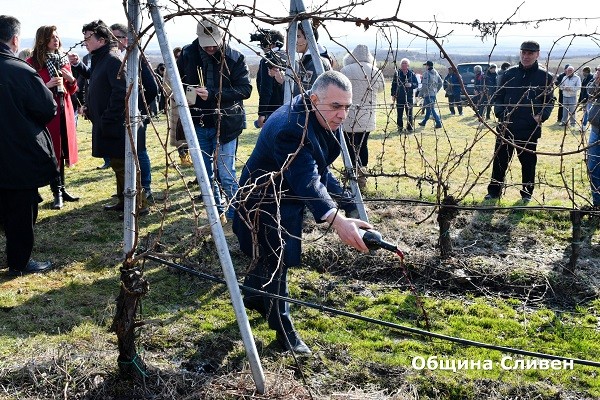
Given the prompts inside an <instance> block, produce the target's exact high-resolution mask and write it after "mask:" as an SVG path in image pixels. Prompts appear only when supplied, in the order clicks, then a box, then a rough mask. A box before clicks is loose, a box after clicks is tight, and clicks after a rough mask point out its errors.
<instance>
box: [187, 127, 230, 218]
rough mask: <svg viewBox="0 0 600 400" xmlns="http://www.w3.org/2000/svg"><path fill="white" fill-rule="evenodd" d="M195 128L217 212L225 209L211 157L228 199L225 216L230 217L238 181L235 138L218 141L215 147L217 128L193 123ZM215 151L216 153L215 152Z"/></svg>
mask: <svg viewBox="0 0 600 400" xmlns="http://www.w3.org/2000/svg"><path fill="white" fill-rule="evenodd" d="M194 127H195V128H196V136H197V137H198V144H199V145H200V150H201V151H202V160H203V161H204V167H205V168H206V174H207V175H208V178H209V179H210V180H211V182H212V186H213V194H214V199H215V204H216V206H217V210H218V211H219V213H222V212H223V211H224V210H225V206H224V205H223V204H222V203H221V193H220V190H219V184H218V182H217V180H216V179H215V173H214V170H213V158H214V156H215V155H216V154H218V157H217V172H218V174H219V176H218V181H219V182H220V183H221V185H222V186H223V191H224V192H225V195H226V196H227V197H228V199H229V202H230V204H229V207H228V209H227V214H226V215H227V218H229V219H232V218H233V216H234V215H235V208H234V206H233V201H234V199H235V194H236V192H237V190H238V182H237V178H236V175H235V154H236V151H237V138H236V139H234V140H232V141H229V142H227V143H220V144H219V147H218V149H217V129H216V128H204V127H201V126H200V125H194ZM215 153H216V154H215Z"/></svg>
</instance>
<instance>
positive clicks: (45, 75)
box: [27, 25, 79, 210]
mask: <svg viewBox="0 0 600 400" xmlns="http://www.w3.org/2000/svg"><path fill="white" fill-rule="evenodd" d="M27 62H28V63H29V64H31V65H32V66H33V68H35V70H36V71H37V72H38V74H39V75H40V76H41V77H42V79H43V81H44V83H45V84H46V87H48V89H50V90H51V91H52V93H53V95H54V101H55V102H56V105H57V106H58V107H57V110H56V115H55V116H54V118H53V119H52V120H51V121H50V122H49V123H48V124H47V125H46V127H47V128H48V130H49V131H50V137H51V138H52V144H53V147H54V153H55V154H56V159H57V160H58V165H59V169H60V174H59V176H58V178H57V179H56V180H55V181H54V182H52V183H51V184H50V187H51V189H52V193H53V194H54V202H53V204H52V208H53V209H55V210H59V209H61V208H62V207H63V200H64V201H78V200H79V197H76V196H73V195H71V194H70V193H69V192H67V191H66V190H65V186H64V184H65V164H66V165H67V166H68V167H70V166H72V165H73V164H75V163H76V162H77V160H78V154H77V153H78V150H77V131H76V126H75V112H74V110H73V103H72V102H71V95H72V94H73V93H75V92H76V91H77V79H75V77H74V76H73V74H72V73H71V65H70V64H69V60H68V58H67V55H66V54H65V53H64V52H63V51H62V49H61V42H60V37H59V36H58V33H57V31H56V26H53V25H47V26H41V27H40V28H38V30H37V32H36V34H35V44H34V47H33V51H32V52H31V57H30V58H28V59H27Z"/></svg>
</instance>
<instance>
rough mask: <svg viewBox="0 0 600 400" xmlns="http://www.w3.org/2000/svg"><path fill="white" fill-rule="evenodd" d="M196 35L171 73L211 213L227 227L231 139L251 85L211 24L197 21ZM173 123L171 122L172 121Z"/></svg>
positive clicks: (241, 124) (233, 187)
mask: <svg viewBox="0 0 600 400" xmlns="http://www.w3.org/2000/svg"><path fill="white" fill-rule="evenodd" d="M196 34H197V36H198V37H197V38H196V40H194V41H193V42H192V43H191V44H189V45H187V46H184V47H183V49H182V50H181V54H180V56H179V58H178V59H177V68H178V69H179V75H180V76H181V81H182V83H183V85H184V88H185V89H186V91H187V92H188V103H189V106H190V112H191V114H192V120H193V121H194V128H195V130H196V136H197V137H198V143H199V144H200V150H201V151H202V159H203V161H204V166H205V168H206V172H207V174H208V177H209V178H210V179H211V182H212V184H213V194H214V200H215V203H216V207H217V210H218V211H219V214H220V215H221V222H222V223H227V219H228V218H229V219H232V218H233V215H234V213H235V209H234V207H233V204H232V202H233V199H234V197H235V193H236V191H237V189H238V184H237V178H236V172H235V160H236V151H237V138H238V136H239V135H240V134H241V133H242V130H243V129H244V128H245V127H246V112H245V110H244V102H243V100H244V99H247V98H249V97H250V94H251V93H252V84H251V83H250V74H249V71H248V65H247V64H246V59H245V57H244V55H243V54H242V53H240V52H239V51H237V50H235V49H233V48H231V47H230V46H229V45H227V44H226V43H225V41H224V34H223V31H222V30H221V28H219V26H218V25H217V24H216V23H215V22H214V21H211V20H208V19H203V20H201V21H199V22H198V26H197V30H196ZM190 94H191V96H189V95H190ZM176 119H177V117H176V116H173V119H172V120H173V121H175V120H176ZM214 158H216V163H215V165H216V168H217V171H216V172H217V173H218V181H219V182H220V183H221V185H222V186H223V190H224V192H225V195H226V196H227V197H228V202H229V205H228V206H227V205H226V204H224V202H222V199H221V195H220V188H219V186H218V183H217V179H215V171H214V170H213V159H214Z"/></svg>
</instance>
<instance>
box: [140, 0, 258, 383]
mask: <svg viewBox="0 0 600 400" xmlns="http://www.w3.org/2000/svg"><path fill="white" fill-rule="evenodd" d="M148 5H149V7H150V13H151V15H152V21H153V23H154V29H155V31H156V37H157V38H158V43H159V45H160V50H161V53H162V56H163V59H164V63H165V69H166V73H167V74H168V76H169V80H170V82H171V83H172V90H173V100H174V101H175V104H176V105H177V108H178V111H179V118H180V120H181V124H182V126H183V131H184V133H185V139H186V142H187V144H188V148H189V150H190V154H191V156H192V161H193V162H194V170H195V172H196V177H197V178H198V183H199V184H200V190H201V191H202V200H203V201H204V204H205V209H206V214H207V215H208V221H209V223H210V226H211V231H212V236H213V238H214V241H215V245H216V247H217V252H218V254H219V260H220V261H221V268H222V269H223V275H224V277H225V282H226V283H227V288H228V289H229V295H230V296H231V303H232V304H233V310H234V312H235V317H236V319H237V323H238V327H239V329H240V334H241V336H242V341H243V343H244V347H245V348H246V356H247V357H248V361H249V363H250V369H251V371H252V377H253V378H254V383H255V385H256V389H257V390H258V392H259V393H260V394H264V393H265V376H264V373H263V369H262V365H261V363H260V358H259V357H258V351H257V350H256V343H254V338H253V336H252V329H251V328H250V323H249V321H248V316H247V315H246V309H245V307H244V303H243V301H242V295H241V292H240V288H239V286H238V285H239V284H238V281H237V278H236V275H235V270H234V268H233V263H232V261H231V255H230V254H229V248H228V247H227V241H226V240H225V234H224V233H223V227H222V226H221V221H220V219H219V214H218V212H217V206H216V204H215V201H214V197H213V191H212V185H211V184H210V181H209V180H208V175H207V173H206V168H205V167H204V161H203V160H202V155H201V154H200V150H201V149H200V146H199V144H198V138H197V137H196V131H195V130H194V123H193V121H192V116H191V114H190V109H189V107H188V105H187V100H186V98H185V93H184V92H183V86H182V84H181V78H180V76H179V71H178V70H177V67H176V65H175V56H174V55H173V51H172V49H171V45H170V44H169V40H168V38H167V32H166V31H165V29H164V23H163V19H162V16H161V13H160V9H159V7H158V4H157V0H149V1H148Z"/></svg>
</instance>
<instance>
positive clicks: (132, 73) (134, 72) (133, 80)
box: [123, 0, 143, 254]
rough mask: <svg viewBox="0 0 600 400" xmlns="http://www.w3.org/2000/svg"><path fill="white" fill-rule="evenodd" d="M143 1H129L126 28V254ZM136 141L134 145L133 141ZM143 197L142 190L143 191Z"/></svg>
mask: <svg viewBox="0 0 600 400" xmlns="http://www.w3.org/2000/svg"><path fill="white" fill-rule="evenodd" d="M139 13H140V3H139V1H138V0H128V2H127V20H128V25H129V29H128V30H127V38H128V43H129V44H130V45H132V46H131V49H130V51H129V53H128V54H129V55H128V56H127V88H131V92H130V96H129V121H127V123H128V124H127V128H128V130H129V129H130V130H131V135H132V138H133V139H132V140H129V136H128V135H127V136H126V137H125V188H124V189H125V192H124V193H123V195H124V198H125V207H124V212H123V216H124V218H123V243H124V245H123V253H124V254H128V253H129V252H130V251H131V250H132V249H133V243H134V240H135V227H136V221H135V218H136V216H135V211H136V200H137V196H138V194H139V192H138V190H137V187H136V185H137V179H136V175H137V174H136V167H135V165H136V163H135V159H134V157H135V154H137V128H138V124H139V114H140V112H139V109H138V93H139V85H138V75H139V73H138V68H139V63H140V56H139V48H138V46H137V45H133V44H134V43H135V38H136V37H137V34H138V33H139V31H140V18H139ZM132 142H133V144H132ZM141 195H142V196H143V193H142V194H141Z"/></svg>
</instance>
